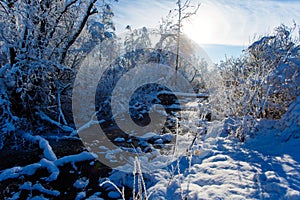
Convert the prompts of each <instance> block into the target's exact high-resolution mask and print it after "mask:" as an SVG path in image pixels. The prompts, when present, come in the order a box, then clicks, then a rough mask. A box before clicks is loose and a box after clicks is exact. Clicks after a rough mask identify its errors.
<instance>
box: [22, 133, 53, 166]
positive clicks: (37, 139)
mask: <svg viewBox="0 0 300 200" xmlns="http://www.w3.org/2000/svg"><path fill="white" fill-rule="evenodd" d="M23 138H25V139H26V140H28V141H31V142H33V143H38V144H39V146H40V148H41V149H43V151H44V156H45V158H46V159H48V160H51V161H54V160H57V158H56V155H55V153H54V152H53V150H52V147H51V146H50V145H49V142H48V141H47V140H46V139H44V138H42V137H41V136H33V135H31V134H30V133H26V132H24V133H23Z"/></svg>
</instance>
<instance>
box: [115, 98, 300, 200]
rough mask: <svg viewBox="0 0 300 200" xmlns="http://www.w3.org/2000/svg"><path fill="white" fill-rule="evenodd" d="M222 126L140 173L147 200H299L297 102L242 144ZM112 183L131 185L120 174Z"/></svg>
mask: <svg viewBox="0 0 300 200" xmlns="http://www.w3.org/2000/svg"><path fill="white" fill-rule="evenodd" d="M227 122H228V120H227V121H226V120H224V121H222V122H220V121H214V122H211V123H210V124H209V128H208V131H207V134H205V135H200V136H199V137H198V138H197V140H196V141H195V143H194V146H193V148H192V150H191V152H190V154H189V155H186V156H183V157H181V159H180V160H178V161H177V162H174V163H173V165H171V166H168V167H166V168H164V169H161V170H158V171H155V172H152V173H151V174H145V175H144V180H145V183H146V185H147V186H148V187H149V188H148V189H147V196H148V197H149V199H155V200H156V199H300V155H299V148H300V97H298V98H297V100H296V101H295V102H294V103H293V104H292V105H291V106H290V107H289V110H288V111H287V113H286V114H285V115H284V116H283V117H282V119H281V120H277V121H274V120H273V121H272V120H261V121H260V122H259V123H258V127H257V130H258V131H257V132H256V135H255V136H253V137H251V138H249V139H248V140H246V142H245V143H242V142H240V141H238V140H237V139H235V138H234V137H233V136H231V135H229V134H228V133H226V130H225V129H224V127H226V123H227ZM111 180H112V181H113V182H115V183H119V186H121V185H126V186H128V187H130V185H132V184H133V181H132V180H131V179H130V178H128V176H124V174H123V175H122V173H120V172H115V173H113V174H112V176H111Z"/></svg>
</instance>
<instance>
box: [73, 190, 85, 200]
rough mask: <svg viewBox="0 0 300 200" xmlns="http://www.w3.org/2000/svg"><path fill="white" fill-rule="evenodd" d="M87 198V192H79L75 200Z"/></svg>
mask: <svg viewBox="0 0 300 200" xmlns="http://www.w3.org/2000/svg"><path fill="white" fill-rule="evenodd" d="M85 197H86V192H79V193H78V194H77V196H76V198H75V200H81V199H84V198H85Z"/></svg>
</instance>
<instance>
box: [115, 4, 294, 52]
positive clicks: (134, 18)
mask: <svg viewBox="0 0 300 200" xmlns="http://www.w3.org/2000/svg"><path fill="white" fill-rule="evenodd" d="M200 2H201V7H200V9H199V11H198V14H197V16H195V17H193V20H191V22H190V23H189V22H186V24H185V32H186V33H187V34H188V35H189V36H190V37H191V38H192V39H193V40H195V41H196V42H197V43H200V44H223V45H224V44H225V45H244V46H245V45H248V44H249V43H250V42H252V41H253V37H254V36H255V35H258V36H260V35H265V34H268V33H271V32H272V31H273V29H274V27H276V26H278V25H280V24H282V23H284V24H286V25H292V20H298V19H300V12H299V8H300V1H298V0H252V1H246V0H241V1H236V0H200ZM175 3H176V1H175V0H173V1H172V0H164V1H161V0H152V1H148V0H139V1H131V0H122V1H120V2H119V3H117V4H115V5H114V9H115V14H116V16H115V21H116V25H117V28H118V30H119V32H122V31H124V30H125V26H126V25H127V24H129V25H132V26H133V28H140V27H142V26H147V27H155V26H157V25H158V23H159V21H160V20H161V18H162V17H164V16H166V15H167V14H168V12H169V10H170V9H171V8H174V7H175V6H176V4H175ZM296 22H297V21H296ZM298 23H300V21H298Z"/></svg>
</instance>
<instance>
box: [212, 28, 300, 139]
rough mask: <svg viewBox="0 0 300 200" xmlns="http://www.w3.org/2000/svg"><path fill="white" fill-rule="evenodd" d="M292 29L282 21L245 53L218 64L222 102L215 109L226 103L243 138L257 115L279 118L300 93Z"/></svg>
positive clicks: (296, 42)
mask: <svg viewBox="0 0 300 200" xmlns="http://www.w3.org/2000/svg"><path fill="white" fill-rule="evenodd" d="M293 30H294V28H288V27H286V26H284V25H281V26H279V27H277V28H276V29H275V33H274V34H273V35H269V36H264V37H262V38H260V39H259V40H257V41H256V42H254V43H253V44H252V45H250V46H249V47H248V48H247V49H246V50H245V51H244V56H243V57H241V58H238V59H228V60H226V61H225V62H223V63H221V65H219V73H220V78H221V82H222V84H221V85H220V86H219V87H218V89H217V91H218V92H217V93H215V94H213V95H215V96H216V98H219V99H220V100H219V101H218V102H219V103H220V104H221V105H219V106H218V105H217V106H216V107H215V108H214V109H215V110H216V111H217V112H219V108H220V107H222V105H223V108H221V110H222V111H223V115H224V116H231V117H235V118H237V121H236V122H237V124H238V127H239V128H238V129H237V130H236V132H235V133H236V135H237V137H239V138H240V139H241V140H244V138H245V137H246V136H247V135H249V134H251V133H254V132H255V127H256V123H257V119H261V118H269V119H279V118H280V117H281V116H282V115H283V114H284V113H285V111H286V109H287V108H288V106H289V104H290V103H292V102H293V101H294V100H295V99H296V97H297V96H298V95H299V83H300V81H299V64H297V59H299V40H295V39H293V38H292V36H291V33H292V31H293ZM213 95H212V96H213ZM216 98H215V99H216ZM227 105H229V106H227Z"/></svg>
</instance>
